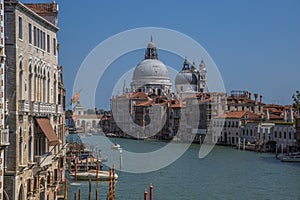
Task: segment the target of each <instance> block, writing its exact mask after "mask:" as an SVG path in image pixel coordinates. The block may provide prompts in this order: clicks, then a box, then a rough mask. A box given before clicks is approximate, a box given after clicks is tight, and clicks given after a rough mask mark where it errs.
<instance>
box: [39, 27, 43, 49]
mask: <svg viewBox="0 0 300 200" xmlns="http://www.w3.org/2000/svg"><path fill="white" fill-rule="evenodd" d="M39 34H40V35H39V39H40V41H39V48H40V49H41V48H42V42H43V33H42V30H40V31H39Z"/></svg>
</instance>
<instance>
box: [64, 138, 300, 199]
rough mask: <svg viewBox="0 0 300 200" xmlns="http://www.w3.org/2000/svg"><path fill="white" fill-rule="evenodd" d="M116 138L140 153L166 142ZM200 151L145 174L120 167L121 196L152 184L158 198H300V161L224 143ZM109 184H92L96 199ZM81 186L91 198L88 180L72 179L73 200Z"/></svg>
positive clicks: (196, 149) (83, 194) (118, 187)
mask: <svg viewBox="0 0 300 200" xmlns="http://www.w3.org/2000/svg"><path fill="white" fill-rule="evenodd" d="M102 139H103V136H90V137H86V138H83V139H82V140H83V142H84V143H87V144H90V145H96V144H98V143H99V141H101V140H102ZM112 142H117V143H118V144H120V145H121V147H122V148H123V149H128V150H130V151H135V152H147V151H150V150H154V149H158V148H160V147H163V146H164V145H166V143H164V142H158V141H137V140H129V139H112ZM100 148H101V147H100ZM198 153H199V145H197V144H193V145H191V147H190V148H189V149H188V150H187V151H186V152H185V153H184V155H183V156H182V157H180V158H179V159H178V160H177V161H176V162H174V163H173V164H171V165H169V166H168V167H165V168H163V169H160V170H158V171H154V172H149V173H143V174H131V173H124V172H120V171H117V173H118V175H119V179H118V181H117V184H116V199H117V200H136V199H137V200H141V199H143V193H144V189H145V188H147V190H148V191H149V185H150V183H152V184H153V191H154V198H153V199H154V200H177V199H178V200H198V199H199V200H200V199H201V200H203V199H209V200H211V199H300V163H283V162H280V161H278V160H276V159H275V155H274V154H268V153H255V152H248V151H242V150H237V149H234V148H231V147H221V146H215V147H214V149H213V151H212V152H211V153H210V154H209V155H208V156H206V157H205V158H204V159H199V158H198ZM108 159H109V158H108ZM158 159H159V158H158ZM108 187H109V183H108V182H92V195H93V197H94V198H93V199H95V190H96V188H97V189H98V194H99V199H100V200H102V199H106V195H107V192H108ZM79 188H80V189H81V199H88V182H86V181H77V182H74V181H73V180H72V179H70V180H69V193H68V197H69V199H74V193H75V192H78V189H79ZM148 199H149V198H148Z"/></svg>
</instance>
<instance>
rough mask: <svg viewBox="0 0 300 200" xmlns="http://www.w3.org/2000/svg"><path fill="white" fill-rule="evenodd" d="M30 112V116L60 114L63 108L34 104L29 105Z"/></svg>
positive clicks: (42, 103)
mask: <svg viewBox="0 0 300 200" xmlns="http://www.w3.org/2000/svg"><path fill="white" fill-rule="evenodd" d="M30 112H31V114H32V115H41V114H56V113H57V114H61V113H63V108H62V106H61V105H57V104H53V103H45V102H35V101H32V102H31V103H30Z"/></svg>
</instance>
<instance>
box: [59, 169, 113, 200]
mask: <svg viewBox="0 0 300 200" xmlns="http://www.w3.org/2000/svg"><path fill="white" fill-rule="evenodd" d="M115 173H116V171H115V165H112V167H111V168H109V191H108V194H107V200H114V199H115V192H116V190H115V185H116V179H115ZM95 193H96V194H95V195H96V196H95V199H96V200H98V194H99V193H98V188H96V191H95ZM67 199H68V184H67V180H65V182H64V200H67ZM92 199H93V195H92V181H91V179H89V197H88V200H92ZM74 200H81V189H80V188H79V189H78V193H77V192H75V193H74Z"/></svg>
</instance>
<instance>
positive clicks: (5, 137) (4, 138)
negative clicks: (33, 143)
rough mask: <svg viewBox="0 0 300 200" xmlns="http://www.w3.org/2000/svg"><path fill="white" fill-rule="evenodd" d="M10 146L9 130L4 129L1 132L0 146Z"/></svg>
mask: <svg viewBox="0 0 300 200" xmlns="http://www.w3.org/2000/svg"><path fill="white" fill-rule="evenodd" d="M8 145H9V130H8V129H3V130H0V146H8Z"/></svg>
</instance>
